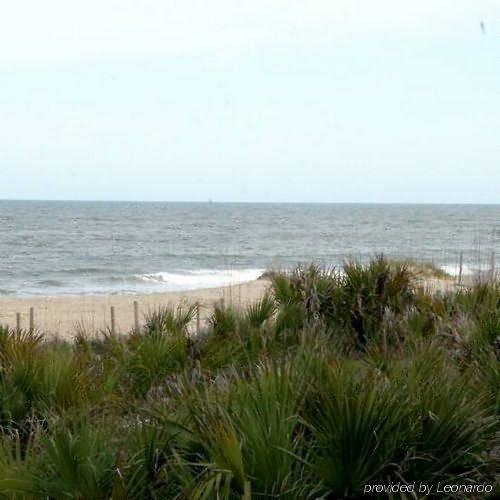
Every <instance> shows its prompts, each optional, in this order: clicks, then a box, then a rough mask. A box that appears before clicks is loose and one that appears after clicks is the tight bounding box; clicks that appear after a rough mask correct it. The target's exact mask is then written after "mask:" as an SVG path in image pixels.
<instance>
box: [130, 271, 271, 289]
mask: <svg viewBox="0 0 500 500" xmlns="http://www.w3.org/2000/svg"><path fill="white" fill-rule="evenodd" d="M263 272H264V269H230V270H228V269H199V270H196V271H182V272H157V273H151V274H140V275H135V278H137V279H138V280H140V281H142V282H143V283H147V284H151V285H163V286H168V287H169V288H171V289H175V290H192V289H195V288H213V287H219V286H226V285H235V284H239V283H245V282H248V281H253V280H256V279H258V278H259V277H260V276H262V273H263Z"/></svg>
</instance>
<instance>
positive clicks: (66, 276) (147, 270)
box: [0, 201, 500, 296]
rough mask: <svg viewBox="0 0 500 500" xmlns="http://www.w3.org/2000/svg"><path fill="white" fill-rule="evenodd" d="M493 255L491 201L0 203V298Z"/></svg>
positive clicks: (498, 239)
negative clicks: (354, 262) (298, 268)
mask: <svg viewBox="0 0 500 500" xmlns="http://www.w3.org/2000/svg"><path fill="white" fill-rule="evenodd" d="M460 252H463V255H464V270H465V272H473V270H474V269H476V268H478V267H484V266H488V265H489V262H490V260H491V257H490V256H491V252H495V254H496V259H497V261H498V260H500V205H490V206H487V205H481V206H479V205H363V204H236V203H133V202H62V201H57V202H45V201H44V202H42V201H0V295H1V296H25V295H39V294H44V295H58V294H91V293H136V292H137V293H144V292H146V293H148V292H158V291H167V290H187V289H192V288H200V287H213V286H220V285H225V284H230V283H239V282H244V281H248V280H252V279H255V278H257V277H258V276H259V275H260V274H261V273H262V272H263V271H264V270H265V269H267V268H270V267H290V266H294V265H296V264H298V263H300V262H309V261H315V262H319V263H322V264H326V265H338V264H340V263H341V262H342V261H343V260H344V259H346V258H350V257H352V258H358V259H361V260H366V259H368V258H370V257H371V256H373V255H374V254H376V253H384V254H386V255H388V256H395V257H399V258H404V257H408V258H414V259H420V260H429V261H433V262H435V263H436V264H438V265H440V266H442V267H443V268H444V269H446V270H448V271H451V272H456V270H457V264H458V259H459V254H460Z"/></svg>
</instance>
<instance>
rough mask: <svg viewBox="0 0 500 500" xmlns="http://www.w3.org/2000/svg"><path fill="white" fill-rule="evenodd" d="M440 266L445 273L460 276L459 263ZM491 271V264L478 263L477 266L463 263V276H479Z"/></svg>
mask: <svg viewBox="0 0 500 500" xmlns="http://www.w3.org/2000/svg"><path fill="white" fill-rule="evenodd" d="M440 267H441V269H442V270H443V271H444V272H445V273H448V274H449V275H451V276H458V275H459V274H460V266H459V265H458V264H445V265H442V266H440ZM489 271H490V266H488V265H487V264H478V265H476V266H470V265H467V264H463V265H462V276H477V275H481V274H482V273H487V272H489Z"/></svg>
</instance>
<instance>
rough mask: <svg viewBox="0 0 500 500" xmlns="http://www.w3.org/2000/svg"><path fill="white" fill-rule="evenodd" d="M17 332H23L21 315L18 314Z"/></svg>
mask: <svg viewBox="0 0 500 500" xmlns="http://www.w3.org/2000/svg"><path fill="white" fill-rule="evenodd" d="M16 331H17V332H18V333H19V332H20V331H21V313H16Z"/></svg>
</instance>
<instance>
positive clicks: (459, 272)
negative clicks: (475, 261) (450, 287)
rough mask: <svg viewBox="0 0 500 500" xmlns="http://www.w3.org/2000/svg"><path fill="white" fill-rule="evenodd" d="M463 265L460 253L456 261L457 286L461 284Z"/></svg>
mask: <svg viewBox="0 0 500 500" xmlns="http://www.w3.org/2000/svg"><path fill="white" fill-rule="evenodd" d="M463 263H464V253H463V252H460V257H459V261H458V284H459V285H461V284H462V267H463Z"/></svg>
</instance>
